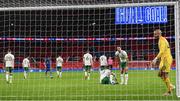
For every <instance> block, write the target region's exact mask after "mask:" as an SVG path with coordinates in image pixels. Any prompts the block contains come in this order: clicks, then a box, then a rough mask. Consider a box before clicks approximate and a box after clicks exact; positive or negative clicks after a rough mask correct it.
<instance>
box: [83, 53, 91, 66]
mask: <svg viewBox="0 0 180 101" xmlns="http://www.w3.org/2000/svg"><path fill="white" fill-rule="evenodd" d="M83 62H84V65H85V66H91V65H92V55H91V54H89V53H86V54H84V56H83Z"/></svg>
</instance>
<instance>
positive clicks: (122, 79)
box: [121, 74, 124, 84]
mask: <svg viewBox="0 0 180 101" xmlns="http://www.w3.org/2000/svg"><path fill="white" fill-rule="evenodd" d="M123 83H124V75H123V74H121V84H123Z"/></svg>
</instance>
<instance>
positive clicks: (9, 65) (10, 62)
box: [4, 50, 14, 83]
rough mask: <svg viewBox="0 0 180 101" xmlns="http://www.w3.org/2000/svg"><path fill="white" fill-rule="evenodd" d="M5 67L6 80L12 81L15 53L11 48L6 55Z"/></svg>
mask: <svg viewBox="0 0 180 101" xmlns="http://www.w3.org/2000/svg"><path fill="white" fill-rule="evenodd" d="M4 62H5V69H6V82H7V83H12V70H13V69H14V55H13V54H11V50H8V53H7V54H6V55H5V56H4Z"/></svg>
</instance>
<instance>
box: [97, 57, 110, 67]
mask: <svg viewBox="0 0 180 101" xmlns="http://www.w3.org/2000/svg"><path fill="white" fill-rule="evenodd" d="M99 60H100V65H101V66H107V65H108V64H107V57H106V56H105V55H102V56H101V57H100V58H99Z"/></svg>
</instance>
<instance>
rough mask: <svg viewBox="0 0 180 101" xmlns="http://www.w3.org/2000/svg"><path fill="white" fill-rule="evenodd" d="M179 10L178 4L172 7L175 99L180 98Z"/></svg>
mask: <svg viewBox="0 0 180 101" xmlns="http://www.w3.org/2000/svg"><path fill="white" fill-rule="evenodd" d="M179 9H180V6H179V2H176V4H175V6H174V10H175V14H174V15H175V19H176V20H175V25H176V26H175V32H176V33H175V38H176V39H175V40H176V43H175V45H176V87H177V88H176V95H177V97H180V68H179V67H180V62H179V60H180V46H179V45H180V41H179V40H180V37H179V36H180V32H179V28H180V26H179V24H180V20H179V19H180V18H179V15H180V12H179Z"/></svg>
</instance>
